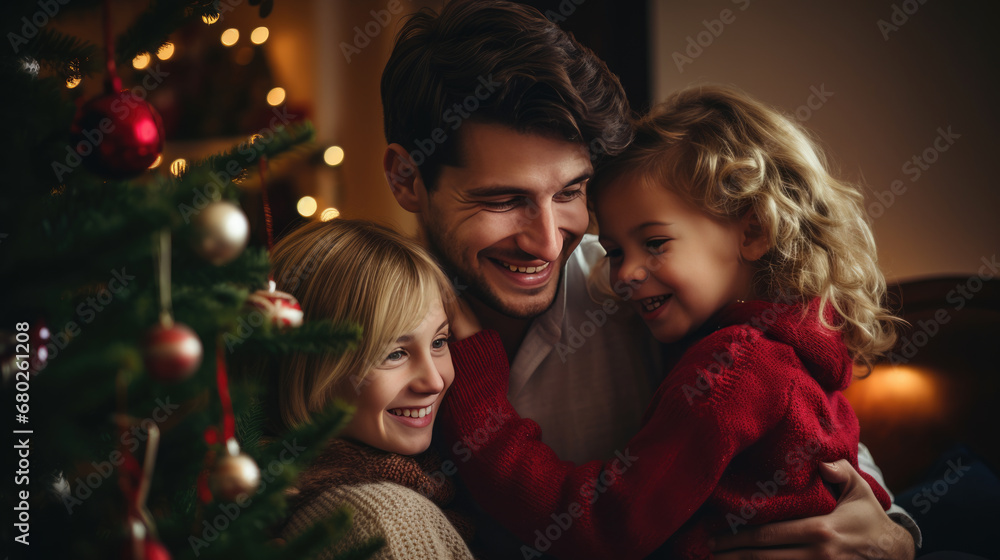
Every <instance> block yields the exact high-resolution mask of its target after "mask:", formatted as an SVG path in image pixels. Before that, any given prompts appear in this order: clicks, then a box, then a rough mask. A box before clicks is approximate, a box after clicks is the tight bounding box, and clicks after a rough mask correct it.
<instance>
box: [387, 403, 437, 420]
mask: <svg viewBox="0 0 1000 560" xmlns="http://www.w3.org/2000/svg"><path fill="white" fill-rule="evenodd" d="M433 409H434V405H428V406H425V407H424V408H391V409H389V412H390V413H392V414H395V415H396V416H405V417H407V418H423V417H424V416H427V415H428V414H430V413H431V411H432V410H433Z"/></svg>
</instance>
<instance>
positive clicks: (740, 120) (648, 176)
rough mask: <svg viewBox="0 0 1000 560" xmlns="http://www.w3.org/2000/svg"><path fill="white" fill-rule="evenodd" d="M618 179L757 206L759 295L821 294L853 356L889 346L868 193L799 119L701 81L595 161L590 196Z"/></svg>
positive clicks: (719, 212)
mask: <svg viewBox="0 0 1000 560" xmlns="http://www.w3.org/2000/svg"><path fill="white" fill-rule="evenodd" d="M622 177H630V178H637V179H639V180H647V181H650V182H652V183H655V184H658V185H662V186H664V187H667V188H670V189H671V191H673V192H675V193H676V194H678V195H680V196H681V197H682V198H684V199H685V200H687V201H688V202H689V203H691V204H693V205H694V206H695V207H697V208H700V209H702V210H703V211H704V212H706V213H707V214H709V215H711V216H714V217H717V218H722V219H725V220H734V219H740V218H742V217H743V216H745V215H746V213H747V212H754V213H755V214H756V217H757V219H758V221H759V222H760V225H761V227H762V229H763V230H764V231H765V232H766V234H767V236H768V240H769V247H770V248H769V249H768V252H767V254H765V256H764V257H763V258H762V259H761V260H760V261H759V262H758V264H759V265H760V266H759V269H758V271H757V273H756V275H755V278H754V288H755V291H756V293H758V294H760V295H761V296H762V297H767V298H769V299H772V300H788V299H792V300H794V301H799V302H802V303H807V302H808V301H809V300H810V299H812V298H815V297H819V298H821V299H820V304H821V309H825V308H826V305H828V304H829V305H832V306H833V308H834V310H835V311H836V312H837V314H839V315H840V317H842V318H843V321H839V322H838V323H839V324H837V325H830V324H827V322H826V321H825V319H824V318H823V314H820V317H821V319H820V320H821V321H822V322H823V324H824V326H826V327H829V328H831V329H835V330H839V331H841V332H842V336H843V339H844V342H845V343H846V345H847V347H848V349H849V351H850V353H851V357H852V358H853V359H854V360H855V361H856V362H859V363H863V364H865V365H868V366H870V365H871V364H872V362H873V361H874V359H875V358H877V357H878V356H879V355H882V354H884V353H885V352H886V351H887V350H889V349H891V348H892V346H893V344H894V343H895V341H896V323H899V322H900V320H899V319H898V318H896V317H894V316H892V314H891V313H890V312H889V311H888V310H887V309H885V308H884V307H883V303H882V301H883V298H884V297H885V293H886V284H885V278H884V276H883V275H882V272H881V271H880V270H879V268H878V263H877V260H878V258H877V254H876V252H875V239H874V236H873V234H872V230H871V227H870V226H869V224H868V222H867V219H866V215H865V212H864V206H863V202H864V198H863V196H862V194H861V192H860V191H859V190H858V189H857V188H856V187H854V186H853V185H850V184H848V183H844V182H842V181H839V180H837V179H835V178H834V177H832V176H831V175H830V173H829V172H828V171H827V162H826V158H825V157H824V155H823V152H822V151H821V150H820V149H819V148H818V147H817V145H816V144H815V143H814V142H813V140H812V139H811V138H810V136H809V134H808V133H807V132H806V131H805V129H803V128H802V127H800V126H799V125H798V124H796V123H794V122H792V121H791V120H790V119H788V118H787V117H785V116H783V115H781V114H780V113H779V112H777V111H776V110H774V109H772V108H770V107H768V106H766V105H764V104H762V103H760V102H758V101H756V100H754V99H752V98H751V97H749V96H748V95H746V94H745V93H743V92H741V91H739V90H737V89H734V88H729V87H724V86H697V87H691V88H688V89H684V90H682V91H679V92H677V93H674V94H673V95H671V96H670V97H669V98H667V100H666V101H664V102H663V103H662V104H660V105H658V106H657V107H655V108H654V109H653V110H652V111H651V112H650V114H649V115H647V116H645V117H643V118H642V119H640V120H639V121H638V122H637V123H636V136H635V140H634V142H633V143H632V144H631V145H630V146H629V147H628V148H627V149H626V150H625V152H624V153H622V154H621V155H620V156H618V157H615V158H613V159H612V160H610V161H608V162H607V163H606V164H604V165H602V166H601V168H600V169H598V172H597V176H596V177H595V179H594V181H593V182H592V183H591V187H590V193H589V194H590V195H591V200H593V199H596V196H595V195H596V194H597V192H598V191H600V190H602V189H608V188H613V184H614V182H616V181H617V180H619V179H621V178H622Z"/></svg>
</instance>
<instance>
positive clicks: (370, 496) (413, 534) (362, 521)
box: [282, 482, 472, 560]
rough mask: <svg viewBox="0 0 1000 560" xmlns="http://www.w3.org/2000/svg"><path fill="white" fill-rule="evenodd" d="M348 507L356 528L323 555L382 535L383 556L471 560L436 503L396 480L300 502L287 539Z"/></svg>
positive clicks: (343, 489) (287, 528) (343, 488)
mask: <svg viewBox="0 0 1000 560" xmlns="http://www.w3.org/2000/svg"><path fill="white" fill-rule="evenodd" d="M344 506H347V507H348V508H350V509H351V510H352V511H353V513H354V517H353V519H352V521H351V530H350V532H349V533H348V534H347V536H346V537H345V538H344V539H343V540H342V541H341V542H339V543H337V545H336V546H334V547H332V548H330V549H328V550H326V551H324V553H323V554H322V555H321V556H320V558H333V557H334V555H336V554H337V553H338V552H342V551H344V550H348V549H350V548H353V547H356V546H358V545H360V544H362V543H364V542H365V541H367V540H369V539H371V538H372V537H375V536H381V537H382V538H384V539H385V541H386V542H385V546H383V547H382V548H381V549H379V551H378V552H377V553H376V554H375V556H373V558H376V559H378V560H389V559H409V558H414V559H424V558H426V559H438V558H454V559H463V560H472V553H471V552H469V548H468V547H467V546H466V545H465V541H463V540H462V537H461V536H460V535H459V534H458V532H457V531H456V530H455V528H454V527H453V526H452V525H451V522H449V521H448V518H447V517H445V515H444V513H443V512H442V511H441V509H440V508H438V507H437V506H436V505H434V502H432V501H430V500H428V499H427V498H425V497H423V496H421V495H420V494H419V493H417V492H415V491H413V490H410V489H409V488H406V487H404V486H400V485H399V484H396V483H393V482H374V483H368V484H359V485H354V486H339V487H335V488H331V489H329V490H327V491H326V492H324V493H323V494H321V495H320V496H319V497H317V498H316V499H314V500H312V501H311V502H309V503H307V504H304V505H303V506H302V507H299V508H298V509H297V510H296V511H295V513H294V514H292V517H291V518H290V519H289V521H288V524H287V525H286V526H285V529H284V532H283V535H282V536H283V537H284V538H285V539H286V540H288V539H291V538H293V537H294V536H296V535H298V534H300V533H302V532H303V531H305V530H306V529H307V528H309V527H310V526H311V525H313V524H315V523H317V522H319V521H322V520H324V519H327V518H328V517H330V515H332V514H333V513H334V512H336V511H337V510H339V509H341V508H342V507H344Z"/></svg>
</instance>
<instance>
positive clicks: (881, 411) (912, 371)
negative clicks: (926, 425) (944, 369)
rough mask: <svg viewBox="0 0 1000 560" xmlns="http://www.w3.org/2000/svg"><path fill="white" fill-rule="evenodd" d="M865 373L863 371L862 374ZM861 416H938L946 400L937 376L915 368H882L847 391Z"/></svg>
mask: <svg viewBox="0 0 1000 560" xmlns="http://www.w3.org/2000/svg"><path fill="white" fill-rule="evenodd" d="M862 373H863V372H862ZM844 396H846V397H847V398H848V400H850V401H851V404H852V405H853V406H854V408H855V410H856V411H857V413H858V415H859V416H868V415H873V416H874V415H879V416H882V415H885V414H886V413H888V414H890V415H893V416H898V417H911V418H913V417H925V418H926V417H935V416H937V415H939V414H940V413H943V412H944V398H943V395H942V394H941V390H940V387H939V384H938V382H937V380H936V379H935V377H934V375H933V374H932V373H930V372H929V371H926V370H924V369H922V368H919V367H915V366H911V365H896V366H894V365H888V364H883V365H878V366H875V368H874V369H873V370H872V373H871V375H870V376H869V377H867V378H865V379H860V380H858V379H855V380H854V382H853V383H851V386H850V387H848V388H847V390H846V391H844Z"/></svg>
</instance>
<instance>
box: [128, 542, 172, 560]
mask: <svg viewBox="0 0 1000 560" xmlns="http://www.w3.org/2000/svg"><path fill="white" fill-rule="evenodd" d="M137 544H138V543H137ZM139 546H141V547H142V550H141V554H142V555H141V556H139V554H140V551H137V550H136V549H135V548H133V544H132V543H131V542H127V543H125V547H124V548H123V549H122V559H123V560H138V559H139V558H142V559H143V560H171V557H170V551H168V550H167V547H165V546H163V545H162V544H161V543H160V542H159V541H157V540H156V539H152V538H148V539H146V540H145V541H143V542H142V543H141V544H140V545H139Z"/></svg>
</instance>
